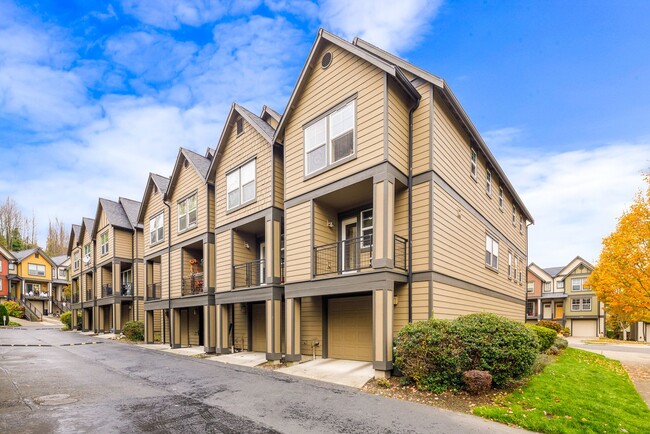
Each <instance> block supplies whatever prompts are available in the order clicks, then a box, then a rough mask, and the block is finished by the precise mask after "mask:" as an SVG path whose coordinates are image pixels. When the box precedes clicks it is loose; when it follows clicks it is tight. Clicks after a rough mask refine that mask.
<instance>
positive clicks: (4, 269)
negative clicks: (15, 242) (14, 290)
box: [0, 246, 16, 300]
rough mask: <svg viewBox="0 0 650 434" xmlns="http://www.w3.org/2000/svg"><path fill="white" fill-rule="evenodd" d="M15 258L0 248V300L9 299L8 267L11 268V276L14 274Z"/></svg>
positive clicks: (6, 250)
mask: <svg viewBox="0 0 650 434" xmlns="http://www.w3.org/2000/svg"><path fill="white" fill-rule="evenodd" d="M15 260H16V258H15V257H14V255H12V254H11V252H10V251H9V250H8V249H6V248H4V247H3V246H0V300H7V298H8V297H9V274H10V273H9V266H10V265H11V266H12V267H13V269H12V275H14V274H15V264H14V261H15Z"/></svg>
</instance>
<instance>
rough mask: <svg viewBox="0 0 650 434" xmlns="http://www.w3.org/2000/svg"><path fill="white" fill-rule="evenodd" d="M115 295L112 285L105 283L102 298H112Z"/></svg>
mask: <svg viewBox="0 0 650 434" xmlns="http://www.w3.org/2000/svg"><path fill="white" fill-rule="evenodd" d="M112 295H113V285H112V284H110V283H104V284H103V285H102V298H104V297H110V296H112Z"/></svg>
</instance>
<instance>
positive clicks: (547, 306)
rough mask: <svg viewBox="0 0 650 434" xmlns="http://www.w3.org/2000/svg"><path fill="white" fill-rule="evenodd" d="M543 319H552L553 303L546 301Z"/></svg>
mask: <svg viewBox="0 0 650 434" xmlns="http://www.w3.org/2000/svg"><path fill="white" fill-rule="evenodd" d="M542 319H551V303H544V315H543V316H542Z"/></svg>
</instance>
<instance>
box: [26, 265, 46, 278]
mask: <svg viewBox="0 0 650 434" xmlns="http://www.w3.org/2000/svg"><path fill="white" fill-rule="evenodd" d="M27 272H28V273H29V275H30V276H45V265H41V264H27Z"/></svg>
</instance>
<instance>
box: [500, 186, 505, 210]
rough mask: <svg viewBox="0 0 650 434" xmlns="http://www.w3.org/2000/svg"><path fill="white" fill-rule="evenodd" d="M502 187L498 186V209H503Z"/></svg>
mask: <svg viewBox="0 0 650 434" xmlns="http://www.w3.org/2000/svg"><path fill="white" fill-rule="evenodd" d="M503 203H504V200H503V187H499V209H500V210H501V211H503Z"/></svg>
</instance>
